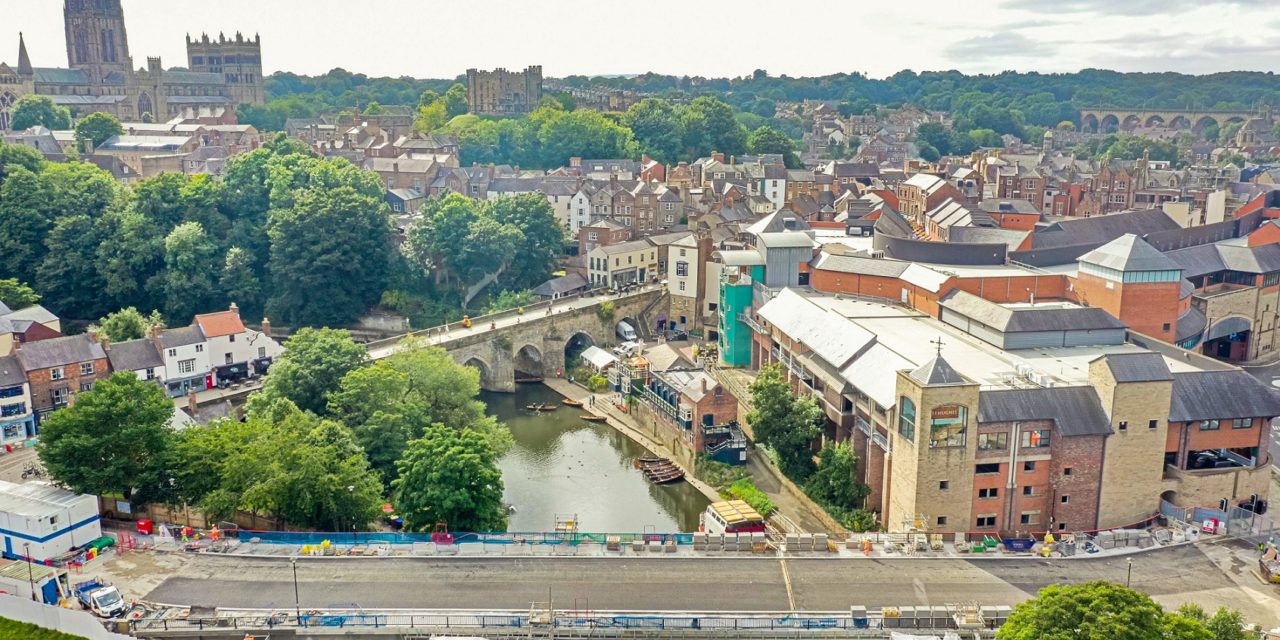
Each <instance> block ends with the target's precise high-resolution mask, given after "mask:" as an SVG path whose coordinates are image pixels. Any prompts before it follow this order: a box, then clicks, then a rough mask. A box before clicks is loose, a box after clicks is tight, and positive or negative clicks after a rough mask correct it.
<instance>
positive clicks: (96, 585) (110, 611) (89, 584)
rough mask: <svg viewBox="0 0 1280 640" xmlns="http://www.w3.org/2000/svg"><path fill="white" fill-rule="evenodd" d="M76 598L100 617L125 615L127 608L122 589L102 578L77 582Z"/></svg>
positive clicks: (81, 604)
mask: <svg viewBox="0 0 1280 640" xmlns="http://www.w3.org/2000/svg"><path fill="white" fill-rule="evenodd" d="M75 592H76V599H77V600H79V601H80V606H81V607H82V608H84V609H88V610H90V611H92V612H93V614H94V615H96V616H98V617H99V618H115V617H117V616H121V615H124V611H125V609H126V608H127V607H126V605H125V601H124V598H123V597H121V596H120V590H119V589H116V588H115V587H113V586H111V585H110V584H107V583H105V582H102V581H101V580H96V579H95V580H86V581H84V582H79V583H76V586H75Z"/></svg>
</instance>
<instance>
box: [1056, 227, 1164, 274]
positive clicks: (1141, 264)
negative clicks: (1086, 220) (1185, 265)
mask: <svg viewBox="0 0 1280 640" xmlns="http://www.w3.org/2000/svg"><path fill="white" fill-rule="evenodd" d="M1080 262H1087V263H1089V264H1095V265H1098V266H1101V267H1106V268H1108V269H1115V270H1116V271H1125V272H1129V271H1166V270H1181V269H1182V267H1180V266H1178V263H1177V262H1174V261H1173V260H1171V259H1169V257H1168V256H1166V255H1164V254H1163V253H1160V252H1159V251H1157V250H1156V248H1155V247H1153V246H1151V245H1149V244H1147V242H1146V241H1145V240H1143V239H1142V238H1139V237H1138V236H1136V235H1134V234H1132V233H1126V234H1124V235H1122V236H1120V237H1119V238H1116V239H1115V240H1112V241H1111V242H1108V243H1107V244H1104V245H1102V246H1101V247H1098V248H1097V249H1094V250H1093V251H1090V252H1089V253H1086V254H1084V255H1082V256H1080Z"/></svg>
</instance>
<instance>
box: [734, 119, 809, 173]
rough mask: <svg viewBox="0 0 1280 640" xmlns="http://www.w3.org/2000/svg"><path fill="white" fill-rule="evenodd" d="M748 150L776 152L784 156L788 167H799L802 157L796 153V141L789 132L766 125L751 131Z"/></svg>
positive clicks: (759, 152) (753, 151)
mask: <svg viewBox="0 0 1280 640" xmlns="http://www.w3.org/2000/svg"><path fill="white" fill-rule="evenodd" d="M747 150H748V151H750V152H751V153H756V154H763V153H776V154H780V155H781V156H782V159H783V161H784V162H785V163H786V165H787V168H788V169H799V168H800V167H801V166H803V165H801V164H800V157H799V156H797V155H796V143H795V141H794V140H792V139H791V138H790V137H788V136H787V134H785V133H783V132H781V131H779V130H777V129H775V128H773V127H770V126H768V125H765V126H763V127H760V128H759V129H756V130H755V131H752V132H751V136H750V137H749V138H747Z"/></svg>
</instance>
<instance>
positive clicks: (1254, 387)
mask: <svg viewBox="0 0 1280 640" xmlns="http://www.w3.org/2000/svg"><path fill="white" fill-rule="evenodd" d="M1274 416H1280V397H1277V395H1276V392H1275V390H1273V389H1272V388H1271V387H1269V386H1267V385H1265V384H1262V382H1260V381H1259V380H1258V379H1257V378H1255V377H1253V376H1252V375H1249V374H1248V373H1246V372H1244V371H1242V370H1240V369H1228V370H1225V371H1195V372H1188V373H1175V374H1173V402H1172V403H1171V405H1170V407H1169V421H1170V422H1190V421H1193V420H1230V419H1234V418H1270V417H1274Z"/></svg>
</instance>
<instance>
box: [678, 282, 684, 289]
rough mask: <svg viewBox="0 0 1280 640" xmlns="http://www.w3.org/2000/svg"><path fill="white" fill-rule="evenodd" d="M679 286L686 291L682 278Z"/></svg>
mask: <svg viewBox="0 0 1280 640" xmlns="http://www.w3.org/2000/svg"><path fill="white" fill-rule="evenodd" d="M679 288H680V290H681V291H684V280H681V281H680V287H679Z"/></svg>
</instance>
